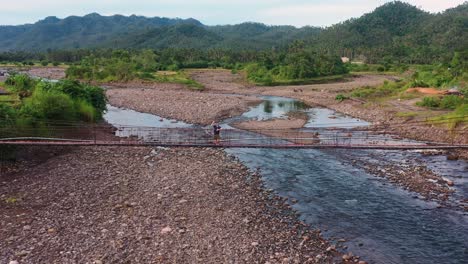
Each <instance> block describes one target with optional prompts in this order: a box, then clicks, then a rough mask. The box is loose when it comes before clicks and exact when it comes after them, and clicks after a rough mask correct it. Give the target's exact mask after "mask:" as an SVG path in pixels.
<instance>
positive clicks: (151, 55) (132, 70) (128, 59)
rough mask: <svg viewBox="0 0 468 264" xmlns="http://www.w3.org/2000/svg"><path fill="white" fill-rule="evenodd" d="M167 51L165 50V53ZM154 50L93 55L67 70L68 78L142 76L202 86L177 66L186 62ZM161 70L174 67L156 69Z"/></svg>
mask: <svg viewBox="0 0 468 264" xmlns="http://www.w3.org/2000/svg"><path fill="white" fill-rule="evenodd" d="M163 55H165V53H163ZM160 58H161V54H157V53H155V52H154V51H151V50H142V51H133V52H130V51H125V50H116V51H113V52H111V53H109V54H107V53H103V54H100V56H97V55H91V56H88V57H85V58H84V59H83V60H82V61H81V62H79V63H77V64H75V65H72V66H70V67H69V68H68V69H67V70H66V75H67V78H69V79H81V80H88V81H98V82H113V81H129V80H133V79H142V80H148V81H154V82H170V83H180V84H184V85H187V86H188V87H190V88H193V89H195V90H203V89H204V87H203V85H201V84H200V83H198V82H196V81H194V80H192V79H191V78H190V76H188V75H187V74H186V73H185V72H183V71H180V70H178V69H179V65H180V67H183V65H182V64H181V63H180V64H179V62H178V61H175V60H168V59H167V58H161V59H160ZM158 70H175V71H174V72H165V73H162V74H159V73H157V71H158Z"/></svg>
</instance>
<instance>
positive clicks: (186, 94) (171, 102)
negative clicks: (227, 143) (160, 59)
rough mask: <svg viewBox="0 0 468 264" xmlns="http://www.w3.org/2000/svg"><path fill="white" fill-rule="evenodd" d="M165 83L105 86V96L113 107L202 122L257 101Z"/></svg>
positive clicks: (234, 112) (236, 112)
mask: <svg viewBox="0 0 468 264" xmlns="http://www.w3.org/2000/svg"><path fill="white" fill-rule="evenodd" d="M167 86H168V85H167V84H161V86H159V85H158V84H152V87H151V88H148V87H146V88H126V89H108V90H107V96H108V98H109V102H110V104H112V105H114V106H117V107H125V108H131V109H134V110H137V111H140V112H146V113H152V114H155V115H158V116H161V117H165V118H171V119H178V120H183V121H185V122H188V123H192V124H202V125H209V124H211V122H212V121H213V120H217V121H221V120H223V119H226V118H229V117H233V116H238V115H241V114H242V113H244V112H245V111H247V110H248V108H249V105H252V104H257V103H259V102H260V101H259V100H258V99H257V98H255V97H251V96H243V95H235V96H232V95H225V94H211V93H205V92H195V91H189V90H187V88H186V89H180V87H179V86H178V85H176V86H174V88H173V89H171V88H168V87H167Z"/></svg>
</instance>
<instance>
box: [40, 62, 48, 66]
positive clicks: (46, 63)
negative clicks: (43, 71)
mask: <svg viewBox="0 0 468 264" xmlns="http://www.w3.org/2000/svg"><path fill="white" fill-rule="evenodd" d="M41 65H42V66H47V65H49V62H48V61H41Z"/></svg>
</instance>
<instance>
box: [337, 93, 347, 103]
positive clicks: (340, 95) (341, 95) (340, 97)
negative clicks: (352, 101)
mask: <svg viewBox="0 0 468 264" xmlns="http://www.w3.org/2000/svg"><path fill="white" fill-rule="evenodd" d="M346 99H349V97H348V96H346V95H343V94H338V95H337V96H336V97H335V100H337V101H339V102H342V101H344V100H346Z"/></svg>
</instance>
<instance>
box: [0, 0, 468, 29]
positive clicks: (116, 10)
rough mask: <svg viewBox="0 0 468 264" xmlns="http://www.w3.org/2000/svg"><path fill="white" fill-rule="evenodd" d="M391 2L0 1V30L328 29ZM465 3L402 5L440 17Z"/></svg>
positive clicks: (424, 0) (417, 0) (425, 0)
mask: <svg viewBox="0 0 468 264" xmlns="http://www.w3.org/2000/svg"><path fill="white" fill-rule="evenodd" d="M390 1H391V0H282V1H280V0H197V1H191V0H0V25H20V24H25V23H34V22H36V21H38V20H40V19H43V18H45V17H47V16H57V17H59V18H64V17H67V16H70V15H78V16H82V15H86V14H89V13H94V12H96V13H99V14H101V15H114V14H121V15H132V14H135V15H143V16H148V17H154V16H160V17H170V18H176V17H179V18H195V19H197V20H200V21H201V22H202V23H204V24H206V25H221V24H238V23H242V22H261V23H265V24H268V25H294V26H298V27H301V26H306V25H310V26H329V25H332V24H336V23H338V22H342V21H344V20H346V19H349V18H352V17H359V16H361V15H362V14H364V13H369V12H371V11H372V10H374V9H375V8H376V7H378V6H380V5H382V4H384V3H386V2H390ZM464 1H466V0H405V2H408V3H410V4H412V5H415V6H417V7H419V8H421V9H423V10H426V11H429V12H433V13H436V12H441V11H444V10H445V9H447V8H452V7H456V6H458V5H460V4H462V3H463V2H464Z"/></svg>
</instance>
